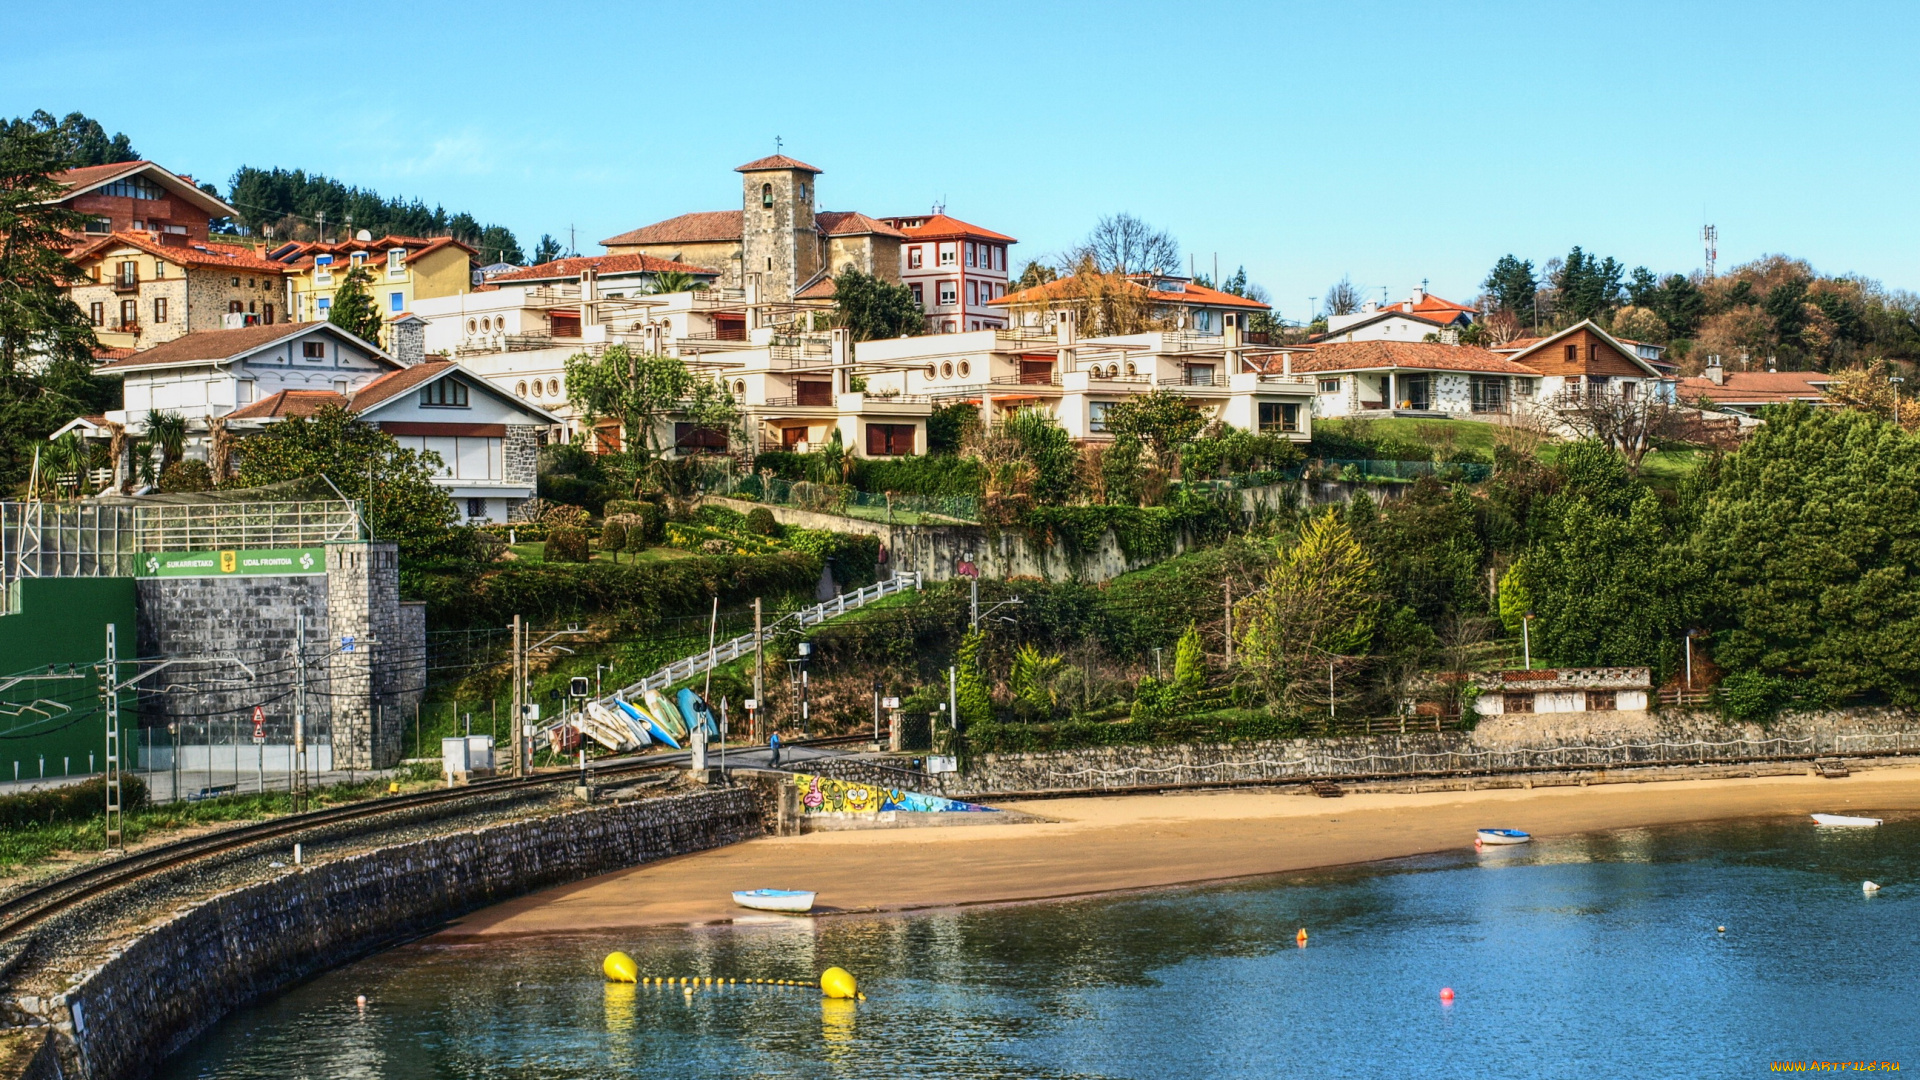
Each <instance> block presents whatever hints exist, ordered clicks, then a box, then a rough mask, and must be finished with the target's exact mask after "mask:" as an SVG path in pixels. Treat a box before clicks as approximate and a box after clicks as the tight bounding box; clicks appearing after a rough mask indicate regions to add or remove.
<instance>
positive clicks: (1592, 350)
mask: <svg viewBox="0 0 1920 1080" xmlns="http://www.w3.org/2000/svg"><path fill="white" fill-rule="evenodd" d="M1598 359H1600V346H1598V345H1589V346H1587V363H1589V364H1591V363H1593V362H1594V361H1596V360H1598Z"/></svg>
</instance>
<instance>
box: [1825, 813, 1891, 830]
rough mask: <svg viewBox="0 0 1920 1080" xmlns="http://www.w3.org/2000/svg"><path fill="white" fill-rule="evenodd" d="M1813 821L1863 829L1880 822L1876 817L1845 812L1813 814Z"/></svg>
mask: <svg viewBox="0 0 1920 1080" xmlns="http://www.w3.org/2000/svg"><path fill="white" fill-rule="evenodd" d="M1813 820H1814V822H1815V823H1817V824H1820V825H1840V826H1845V827H1847V828H1853V829H1865V828H1871V827H1872V826H1875V825H1878V824H1880V819H1879V818H1877V817H1848V816H1846V815H1845V814H1815V815H1813Z"/></svg>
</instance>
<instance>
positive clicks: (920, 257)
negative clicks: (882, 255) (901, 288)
mask: <svg viewBox="0 0 1920 1080" xmlns="http://www.w3.org/2000/svg"><path fill="white" fill-rule="evenodd" d="M925 251H926V249H925V248H923V247H919V246H917V245H916V246H914V247H910V248H908V249H907V269H909V270H918V269H920V267H921V266H923V265H925V263H926V258H925V256H924V254H923V252H925Z"/></svg>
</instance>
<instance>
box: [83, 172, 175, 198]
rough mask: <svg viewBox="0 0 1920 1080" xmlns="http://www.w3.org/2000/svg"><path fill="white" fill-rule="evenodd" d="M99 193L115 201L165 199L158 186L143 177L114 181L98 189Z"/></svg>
mask: <svg viewBox="0 0 1920 1080" xmlns="http://www.w3.org/2000/svg"><path fill="white" fill-rule="evenodd" d="M99 192H100V194H102V195H107V196H111V197H113V198H116V199H149V200H157V199H164V198H166V197H167V196H166V194H165V193H164V192H162V191H161V190H160V185H158V184H156V183H154V182H153V181H151V180H148V179H147V178H146V177H144V176H136V177H132V178H130V179H126V180H115V181H114V182H113V183H111V184H108V185H107V186H106V187H103V188H100V189H99Z"/></svg>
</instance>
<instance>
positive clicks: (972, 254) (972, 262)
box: [967, 244, 980, 266]
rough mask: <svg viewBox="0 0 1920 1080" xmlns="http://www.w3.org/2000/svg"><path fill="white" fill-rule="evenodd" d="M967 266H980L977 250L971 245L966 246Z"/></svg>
mask: <svg viewBox="0 0 1920 1080" xmlns="http://www.w3.org/2000/svg"><path fill="white" fill-rule="evenodd" d="M967 265H968V266H979V265H980V257H979V255H978V253H977V250H976V249H975V248H974V246H973V245H972V244H968V245H967Z"/></svg>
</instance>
